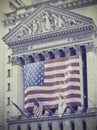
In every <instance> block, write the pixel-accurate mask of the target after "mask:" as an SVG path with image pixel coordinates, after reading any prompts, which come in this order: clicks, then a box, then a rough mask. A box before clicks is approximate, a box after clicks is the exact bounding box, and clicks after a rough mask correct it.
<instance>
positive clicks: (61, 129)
mask: <svg viewBox="0 0 97 130" xmlns="http://www.w3.org/2000/svg"><path fill="white" fill-rule="evenodd" d="M59 129H60V130H63V122H60V123H59Z"/></svg>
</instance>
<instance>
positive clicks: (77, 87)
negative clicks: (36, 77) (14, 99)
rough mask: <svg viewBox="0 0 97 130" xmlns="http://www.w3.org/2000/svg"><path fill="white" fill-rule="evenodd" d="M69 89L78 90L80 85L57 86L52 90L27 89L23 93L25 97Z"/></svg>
mask: <svg viewBox="0 0 97 130" xmlns="http://www.w3.org/2000/svg"><path fill="white" fill-rule="evenodd" d="M69 90H80V86H68V87H67V88H59V89H54V90H37V89H36V90H29V91H27V93H25V97H26V96H27V95H31V94H41V93H42V94H54V93H58V92H65V91H69Z"/></svg>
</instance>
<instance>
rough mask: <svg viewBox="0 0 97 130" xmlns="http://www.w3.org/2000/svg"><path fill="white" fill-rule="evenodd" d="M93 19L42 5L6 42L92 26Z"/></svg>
mask: <svg viewBox="0 0 97 130" xmlns="http://www.w3.org/2000/svg"><path fill="white" fill-rule="evenodd" d="M91 23H92V19H90V18H87V17H84V16H81V15H78V14H75V13H72V12H70V11H67V10H63V9H61V8H58V7H53V6H50V5H42V6H40V8H38V9H37V10H35V11H34V12H33V13H32V14H31V15H30V16H29V17H28V18H27V19H25V20H24V21H22V22H21V23H20V24H19V25H17V26H16V27H14V28H13V29H12V30H11V31H10V32H9V33H8V34H7V35H6V36H5V37H4V38H3V40H4V41H5V42H7V43H8V42H12V41H18V40H19V39H28V38H31V37H35V36H40V35H43V34H51V33H53V32H59V31H62V30H70V29H74V28H79V27H83V26H85V25H87V24H91Z"/></svg>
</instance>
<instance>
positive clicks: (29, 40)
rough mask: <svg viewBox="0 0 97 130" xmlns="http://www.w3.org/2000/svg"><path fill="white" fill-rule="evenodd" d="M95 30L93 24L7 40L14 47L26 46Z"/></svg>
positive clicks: (90, 32)
mask: <svg viewBox="0 0 97 130" xmlns="http://www.w3.org/2000/svg"><path fill="white" fill-rule="evenodd" d="M92 32H93V25H86V26H82V27H78V28H77V27H76V28H72V29H71V28H70V29H67V30H66V29H64V30H59V31H55V32H50V33H45V34H40V35H36V36H32V37H25V38H19V39H16V40H14V41H7V43H6V44H7V45H8V46H9V47H10V48H14V47H16V46H26V45H31V44H32V45H34V44H41V43H44V42H49V41H55V40H61V39H65V38H70V37H77V36H78V37H79V36H80V37H81V35H83V37H84V35H86V34H88V35H89V34H92Z"/></svg>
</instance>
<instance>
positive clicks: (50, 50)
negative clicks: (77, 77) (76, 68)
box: [3, 0, 97, 130]
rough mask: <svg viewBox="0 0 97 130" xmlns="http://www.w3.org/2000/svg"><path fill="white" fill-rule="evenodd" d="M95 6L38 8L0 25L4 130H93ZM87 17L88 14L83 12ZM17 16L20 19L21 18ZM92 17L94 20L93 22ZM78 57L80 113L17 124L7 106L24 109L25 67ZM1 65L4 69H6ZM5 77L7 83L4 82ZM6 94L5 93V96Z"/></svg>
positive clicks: (91, 2) (96, 120)
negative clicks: (0, 31)
mask: <svg viewBox="0 0 97 130" xmlns="http://www.w3.org/2000/svg"><path fill="white" fill-rule="evenodd" d="M96 4H97V2H96V0H86V1H69V2H68V1H67V2H66V1H57V2H55V1H54V2H53V1H52V2H51V1H49V2H43V3H41V4H40V5H39V4H35V5H30V6H27V7H21V8H18V9H17V10H16V11H14V12H11V13H7V14H6V19H4V20H3V24H4V27H6V34H5V36H4V37H3V41H4V42H5V44H7V47H6V49H5V50H6V52H7V55H6V57H5V62H6V61H8V62H7V65H6V67H5V86H7V87H5V93H6V94H5V97H4V101H5V106H4V108H5V111H4V122H5V124H4V126H5V129H9V130H13V129H14V130H26V129H27V130H33V129H38V130H44V129H48V130H57V129H58V130H59V129H60V130H65V129H67V130H77V129H78V128H79V129H80V130H82V129H83V130H92V129H94V130H97V110H96V106H97V101H96V93H97V90H96V87H97V80H96V78H97V73H95V72H96V71H97V70H96V66H97V45H96V44H97V23H96V13H95V12H96V11H97V5H96ZM89 11H90V12H91V13H87V12H89ZM21 12H22V13H21ZM92 13H93V14H94V13H95V17H93V16H92ZM76 54H79V55H81V56H82V68H81V76H82V78H81V81H82V82H81V86H82V95H84V96H85V97H86V98H84V97H83V98H82V101H83V107H84V110H87V111H86V112H85V113H81V112H79V110H77V111H76V113H75V114H72V115H71V114H65V115H64V116H63V117H62V118H59V117H58V115H57V114H56V113H55V115H54V116H53V117H48V116H45V115H44V116H43V118H42V119H37V118H36V117H34V116H33V117H32V118H30V119H25V118H21V119H19V114H20V113H19V112H18V110H16V108H15V107H14V106H13V105H12V104H11V100H12V101H14V102H15V103H16V104H18V105H19V106H20V107H21V108H23V107H24V106H23V103H24V91H23V90H24V79H23V66H24V65H25V64H29V63H34V62H37V61H44V60H48V59H56V58H59V57H67V56H71V55H76ZM5 64H6V63H5ZM6 75H7V77H6ZM6 90H7V91H6Z"/></svg>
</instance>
